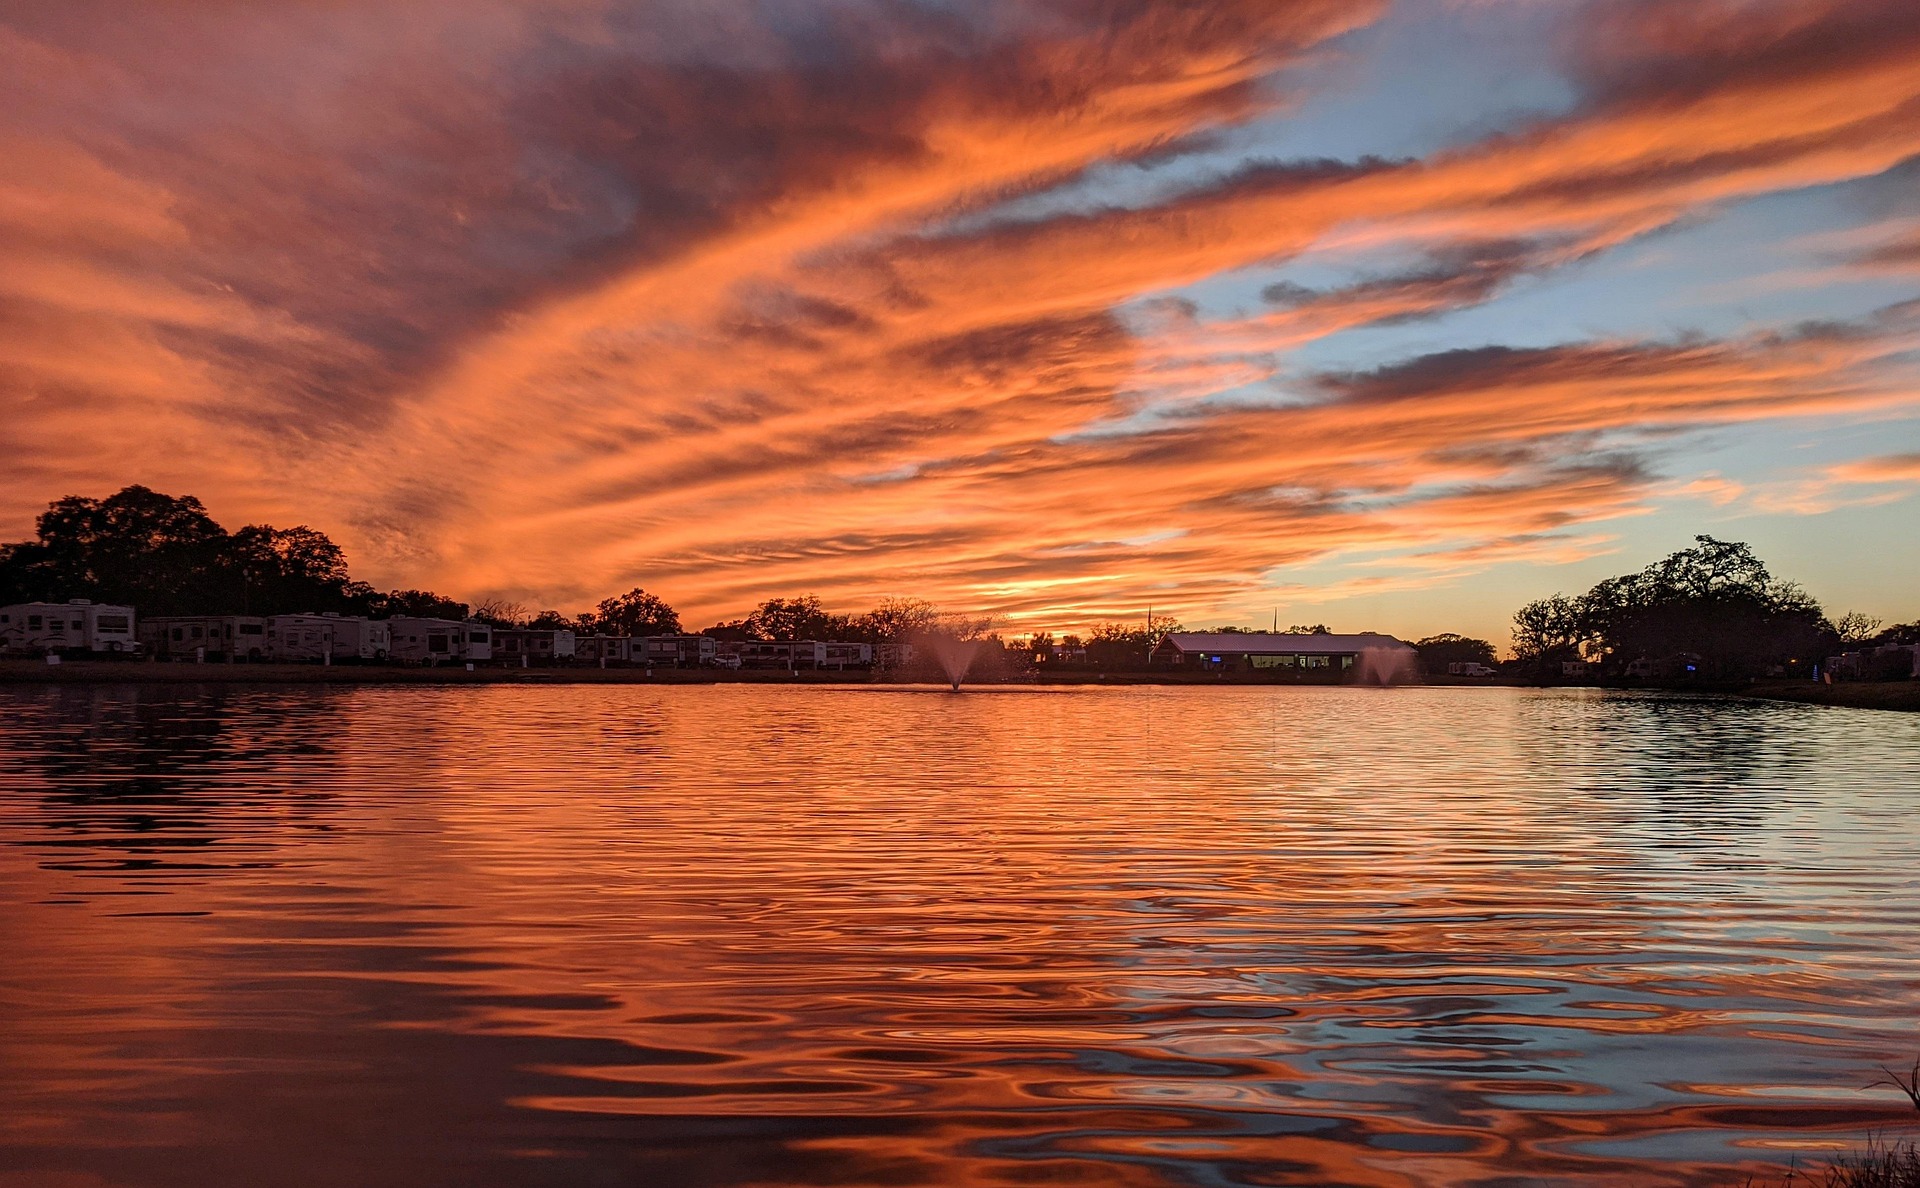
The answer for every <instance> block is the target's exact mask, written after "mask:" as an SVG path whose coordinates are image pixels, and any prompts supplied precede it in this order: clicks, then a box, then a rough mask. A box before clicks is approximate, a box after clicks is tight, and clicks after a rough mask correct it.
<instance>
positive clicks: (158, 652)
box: [140, 615, 267, 660]
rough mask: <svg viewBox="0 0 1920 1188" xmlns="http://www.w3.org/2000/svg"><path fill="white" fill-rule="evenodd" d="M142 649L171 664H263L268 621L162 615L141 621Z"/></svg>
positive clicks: (248, 617) (235, 617) (228, 617)
mask: <svg viewBox="0 0 1920 1188" xmlns="http://www.w3.org/2000/svg"><path fill="white" fill-rule="evenodd" d="M140 646H141V647H142V648H144V649H145V650H146V653H147V654H148V655H149V656H159V657H161V658H163V659H172V660H181V659H186V660H193V659H207V660H264V659H266V658H267V621H266V620H265V619H264V618H259V617H255V616H250V615H162V616H160V617H157V618H147V619H142V620H140Z"/></svg>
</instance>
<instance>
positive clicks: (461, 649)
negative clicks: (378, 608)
mask: <svg viewBox="0 0 1920 1188" xmlns="http://www.w3.org/2000/svg"><path fill="white" fill-rule="evenodd" d="M387 629H388V631H389V633H390V634H391V636H392V639H393V643H392V655H393V658H394V659H396V660H402V661H405V662H406V663H408V664H446V663H451V662H453V661H456V660H465V659H467V658H468V657H467V650H468V649H469V648H470V647H475V646H479V645H475V644H473V643H470V642H469V640H468V638H467V637H468V636H470V635H478V634H482V633H484V634H485V635H486V636H487V639H486V641H485V646H486V647H487V648H488V656H489V657H490V656H491V655H492V650H491V649H492V646H493V644H494V642H495V641H497V640H498V639H499V636H500V633H499V632H496V631H491V630H489V629H488V628H487V627H486V626H485V625H484V624H481V623H462V622H458V621H456V620H454V619H422V618H413V617H411V616H396V617H394V618H391V619H388V620H387ZM474 658H475V659H479V658H480V657H474Z"/></svg>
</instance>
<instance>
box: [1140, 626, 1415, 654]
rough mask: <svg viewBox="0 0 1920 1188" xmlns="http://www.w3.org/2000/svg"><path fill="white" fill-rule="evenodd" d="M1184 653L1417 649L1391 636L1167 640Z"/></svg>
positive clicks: (1240, 634)
mask: <svg viewBox="0 0 1920 1188" xmlns="http://www.w3.org/2000/svg"><path fill="white" fill-rule="evenodd" d="M1163 642H1165V643H1170V644H1172V645H1173V646H1174V647H1176V648H1179V649H1180V650H1181V651H1183V652H1222V653H1231V654H1233V655H1236V656H1249V655H1252V656H1325V655H1340V654H1343V653H1346V652H1364V651H1366V650H1367V649H1369V648H1387V649H1390V650H1391V649H1400V648H1404V649H1406V650H1407V651H1412V650H1413V645H1411V644H1408V643H1403V642H1402V641H1400V640H1397V639H1395V638H1394V637H1393V636H1391V635H1379V634H1376V633H1375V632H1372V631H1363V632H1361V633H1360V634H1358V635H1331V634H1328V635H1279V634H1275V633H1273V632H1268V631H1180V632H1175V633H1173V634H1171V635H1169V636H1167V637H1166V639H1165V641H1163Z"/></svg>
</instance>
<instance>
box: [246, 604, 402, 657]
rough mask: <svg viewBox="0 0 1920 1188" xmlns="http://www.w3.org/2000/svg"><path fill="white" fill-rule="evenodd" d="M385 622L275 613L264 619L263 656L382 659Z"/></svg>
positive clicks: (387, 642)
mask: <svg viewBox="0 0 1920 1188" xmlns="http://www.w3.org/2000/svg"><path fill="white" fill-rule="evenodd" d="M392 648H393V644H392V641H391V638H390V633H389V632H388V629H387V625H386V624H385V623H382V622H376V621H374V620H372V619H363V618H360V617H358V616H355V615H275V616H273V617H272V618H270V619H268V620H267V655H268V656H269V657H271V658H273V659H275V660H280V661H284V662H289V663H293V662H298V661H311V660H318V661H323V662H325V663H329V664H337V663H339V662H340V661H342V660H385V659H386V658H387V656H388V654H389V653H390V652H391V651H392Z"/></svg>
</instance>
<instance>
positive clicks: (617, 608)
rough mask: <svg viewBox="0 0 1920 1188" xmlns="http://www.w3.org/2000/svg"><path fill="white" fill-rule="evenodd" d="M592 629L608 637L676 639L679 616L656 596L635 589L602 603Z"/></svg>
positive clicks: (678, 628)
mask: <svg viewBox="0 0 1920 1188" xmlns="http://www.w3.org/2000/svg"><path fill="white" fill-rule="evenodd" d="M583 617H584V616H583ZM594 626H595V628H596V629H597V630H600V631H604V632H606V633H607V634H609V635H678V634H680V615H679V614H678V612H676V611H675V610H674V609H673V608H672V607H671V606H668V605H667V603H666V601H665V600H664V599H662V598H660V597H659V596H658V595H656V594H649V593H647V592H646V591H645V590H643V589H641V588H640V587H638V586H635V587H634V588H633V589H631V590H628V591H627V592H626V593H625V594H622V595H620V596H619V597H618V598H609V599H607V600H605V601H604V602H602V603H601V604H600V609H599V613H598V615H596V616H595V621H594Z"/></svg>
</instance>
